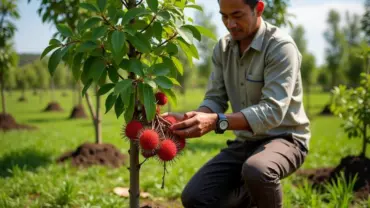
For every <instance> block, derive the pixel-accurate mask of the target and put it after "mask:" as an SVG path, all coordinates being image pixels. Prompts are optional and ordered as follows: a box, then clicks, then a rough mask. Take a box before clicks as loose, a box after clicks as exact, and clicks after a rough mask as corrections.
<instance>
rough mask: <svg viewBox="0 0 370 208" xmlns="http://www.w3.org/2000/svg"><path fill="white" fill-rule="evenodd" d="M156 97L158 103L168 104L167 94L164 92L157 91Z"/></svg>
mask: <svg viewBox="0 0 370 208" xmlns="http://www.w3.org/2000/svg"><path fill="white" fill-rule="evenodd" d="M155 98H156V100H157V104H158V105H166V103H167V96H166V95H165V94H164V93H163V92H157V93H155Z"/></svg>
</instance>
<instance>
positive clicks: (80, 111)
mask: <svg viewBox="0 0 370 208" xmlns="http://www.w3.org/2000/svg"><path fill="white" fill-rule="evenodd" d="M78 118H87V115H86V113H85V110H84V108H83V106H82V105H77V106H75V107H74V108H73V109H72V112H71V115H70V116H69V119H78Z"/></svg>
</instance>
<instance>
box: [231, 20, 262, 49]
mask: <svg viewBox="0 0 370 208" xmlns="http://www.w3.org/2000/svg"><path fill="white" fill-rule="evenodd" d="M265 31H266V24H265V21H263V19H261V25H260V27H259V28H258V31H257V33H256V35H255V36H254V38H253V40H252V42H251V45H250V47H251V48H254V49H255V50H257V51H261V50H262V44H263V39H264V37H265ZM229 40H230V42H229V44H230V46H231V47H232V48H234V47H235V46H238V44H237V41H235V40H233V39H232V37H231V35H230V39H229ZM236 48H237V47H236Z"/></svg>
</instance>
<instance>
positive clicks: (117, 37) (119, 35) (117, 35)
mask: <svg viewBox="0 0 370 208" xmlns="http://www.w3.org/2000/svg"><path fill="white" fill-rule="evenodd" d="M125 41H126V38H125V33H124V32H122V31H118V30H115V31H114V32H113V33H112V40H111V44H112V49H113V53H114V54H117V53H119V52H121V51H122V50H123V47H124V44H125Z"/></svg>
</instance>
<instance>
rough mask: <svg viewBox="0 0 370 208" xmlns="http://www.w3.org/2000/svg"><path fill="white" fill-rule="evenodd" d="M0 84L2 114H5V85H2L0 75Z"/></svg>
mask: <svg viewBox="0 0 370 208" xmlns="http://www.w3.org/2000/svg"><path fill="white" fill-rule="evenodd" d="M0 84H1V104H2V106H3V114H6V108H5V93H4V91H5V89H4V88H5V87H4V81H3V77H2V76H1V77H0Z"/></svg>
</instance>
